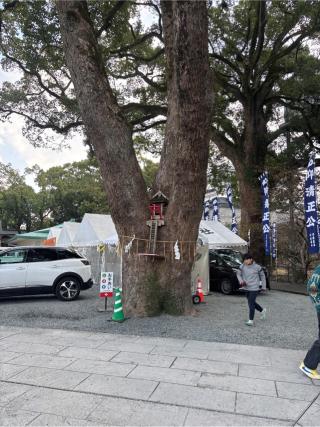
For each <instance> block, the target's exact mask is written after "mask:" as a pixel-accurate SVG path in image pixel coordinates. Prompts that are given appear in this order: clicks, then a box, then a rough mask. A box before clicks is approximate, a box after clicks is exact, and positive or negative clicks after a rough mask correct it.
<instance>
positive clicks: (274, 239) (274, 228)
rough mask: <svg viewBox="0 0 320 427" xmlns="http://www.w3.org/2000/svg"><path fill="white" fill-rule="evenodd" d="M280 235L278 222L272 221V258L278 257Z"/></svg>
mask: <svg viewBox="0 0 320 427" xmlns="http://www.w3.org/2000/svg"><path fill="white" fill-rule="evenodd" d="M277 239H278V236H277V224H276V223H275V222H273V223H272V227H271V242H272V250H271V256H272V259H276V258H277V251H278V249H277V248H278V241H277Z"/></svg>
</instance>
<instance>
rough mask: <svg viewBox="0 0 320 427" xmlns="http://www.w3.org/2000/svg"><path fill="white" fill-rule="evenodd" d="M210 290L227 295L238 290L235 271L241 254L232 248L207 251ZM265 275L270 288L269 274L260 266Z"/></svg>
mask: <svg viewBox="0 0 320 427" xmlns="http://www.w3.org/2000/svg"><path fill="white" fill-rule="evenodd" d="M209 263H210V291H221V292H222V293H223V294H226V295H229V294H231V293H233V292H236V291H238V290H239V288H240V286H239V281H238V278H237V271H238V270H239V267H240V265H241V264H242V254H241V253H240V252H238V251H234V250H232V249H215V250H210V251H209ZM262 268H263V271H264V273H265V276H266V282H267V288H268V289H270V283H269V275H268V271H267V269H266V268H265V267H262Z"/></svg>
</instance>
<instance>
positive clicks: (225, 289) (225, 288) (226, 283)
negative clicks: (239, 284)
mask: <svg viewBox="0 0 320 427" xmlns="http://www.w3.org/2000/svg"><path fill="white" fill-rule="evenodd" d="M220 290H221V292H222V293H223V294H225V295H230V294H232V291H233V288H232V283H231V282H230V280H228V279H223V280H222V282H221V284H220Z"/></svg>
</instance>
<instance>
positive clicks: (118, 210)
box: [56, 1, 211, 316]
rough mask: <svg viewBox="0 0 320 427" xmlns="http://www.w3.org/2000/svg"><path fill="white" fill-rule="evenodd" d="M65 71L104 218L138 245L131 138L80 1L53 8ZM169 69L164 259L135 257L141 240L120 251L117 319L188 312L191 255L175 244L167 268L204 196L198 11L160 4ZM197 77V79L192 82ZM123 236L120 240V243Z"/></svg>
mask: <svg viewBox="0 0 320 427" xmlns="http://www.w3.org/2000/svg"><path fill="white" fill-rule="evenodd" d="M56 4H57V9H58V13H59V19H60V23H61V33H62V37H63V42H64V50H65V56H66V61H67V65H68V67H69V69H70V73H71V77H72V81H73V83H74V87H75V92H76V96H77V100H78V103H79V107H80V111H81V115H82V118H83V121H84V123H85V126H86V130H87V133H88V136H89V138H90V141H92V144H93V146H94V149H95V153H96V156H97V159H98V161H99V164H100V168H101V174H102V177H103V181H104V185H105V189H106V194H107V197H108V203H109V205H110V210H111V214H112V218H113V220H114V222H115V225H116V229H117V232H118V235H119V237H120V239H121V241H122V242H123V243H128V241H129V240H130V239H129V237H128V236H133V235H134V236H135V237H136V238H139V239H147V238H148V236H149V228H148V227H147V225H146V221H147V220H148V219H149V218H148V217H149V213H148V203H149V198H148V194H147V191H146V186H145V183H144V180H143V177H142V174H141V170H140V168H139V165H138V162H137V158H136V156H135V153H134V149H133V143H132V135H131V130H130V128H129V126H128V124H127V122H126V121H125V119H124V118H123V117H122V116H121V113H120V110H119V107H118V105H117V102H116V99H115V97H114V96H113V94H112V91H111V88H110V85H109V83H108V78H107V76H106V74H105V70H104V66H103V61H102V58H101V56H100V53H99V48H98V44H97V40H96V37H95V34H94V30H93V28H92V22H91V20H90V17H89V14H88V10H87V4H86V2H79V1H57V2H56ZM162 8H163V20H164V30H165V43H166V54H167V62H168V87H169V91H168V106H169V115H168V125H167V131H166V138H165V144H164V149H163V153H162V158H161V165H160V172H159V175H158V178H157V183H156V185H155V188H154V189H155V190H161V191H162V192H163V193H164V194H165V195H166V196H167V197H168V199H169V205H168V209H167V214H166V217H165V222H166V225H165V226H164V227H162V228H161V230H160V236H159V238H160V239H161V240H166V241H168V242H169V243H168V244H167V252H166V251H165V248H164V253H165V255H166V258H165V259H157V258H154V257H146V256H141V255H138V253H141V252H145V243H146V241H143V240H141V241H139V240H136V241H134V242H133V247H132V250H131V253H130V254H126V253H125V252H123V291H124V308H125V314H126V315H137V316H143V315H153V314H157V313H159V312H161V311H162V310H165V311H167V312H170V313H176V314H184V313H189V312H190V310H191V290H190V286H191V283H190V272H191V267H192V248H193V247H194V246H192V245H191V247H190V244H186V243H181V244H180V248H181V245H182V250H181V252H182V254H181V255H182V258H181V260H180V261H178V260H175V259H174V256H173V253H172V249H173V244H174V242H175V241H176V240H178V241H182V242H185V241H188V242H190V241H191V242H192V243H194V242H195V241H196V238H197V234H198V226H199V221H200V218H201V210H202V208H201V206H202V200H203V196H204V192H205V187H206V167H207V157H208V140H209V135H208V128H209V114H210V109H209V103H210V102H211V100H209V99H208V87H209V84H208V81H207V79H208V74H209V71H208V70H209V61H208V48H207V10H206V2H205V1H198V2H182V1H179V2H175V1H172V2H171V1H170V2H163V3H162ZM200 76H201V78H199V77H200ZM125 236H126V237H125Z"/></svg>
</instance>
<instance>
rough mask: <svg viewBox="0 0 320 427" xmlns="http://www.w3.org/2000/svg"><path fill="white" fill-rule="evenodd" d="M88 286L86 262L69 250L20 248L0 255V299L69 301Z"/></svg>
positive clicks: (88, 271) (87, 266)
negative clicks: (50, 296) (52, 297)
mask: <svg viewBox="0 0 320 427" xmlns="http://www.w3.org/2000/svg"><path fill="white" fill-rule="evenodd" d="M92 285H93V281H92V274H91V267H90V263H89V261H88V260H87V259H85V258H84V257H82V256H81V255H79V254H78V253H77V252H75V251H73V250H70V249H66V248H59V247H48V246H29V247H26V246H23V247H15V248H10V249H6V250H5V251H2V252H0V297H8V296H18V295H39V294H52V293H53V294H55V295H56V296H57V298H59V299H61V300H63V301H72V300H74V299H76V298H77V297H78V296H79V294H80V291H82V290H85V289H89V288H91V287H92Z"/></svg>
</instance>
